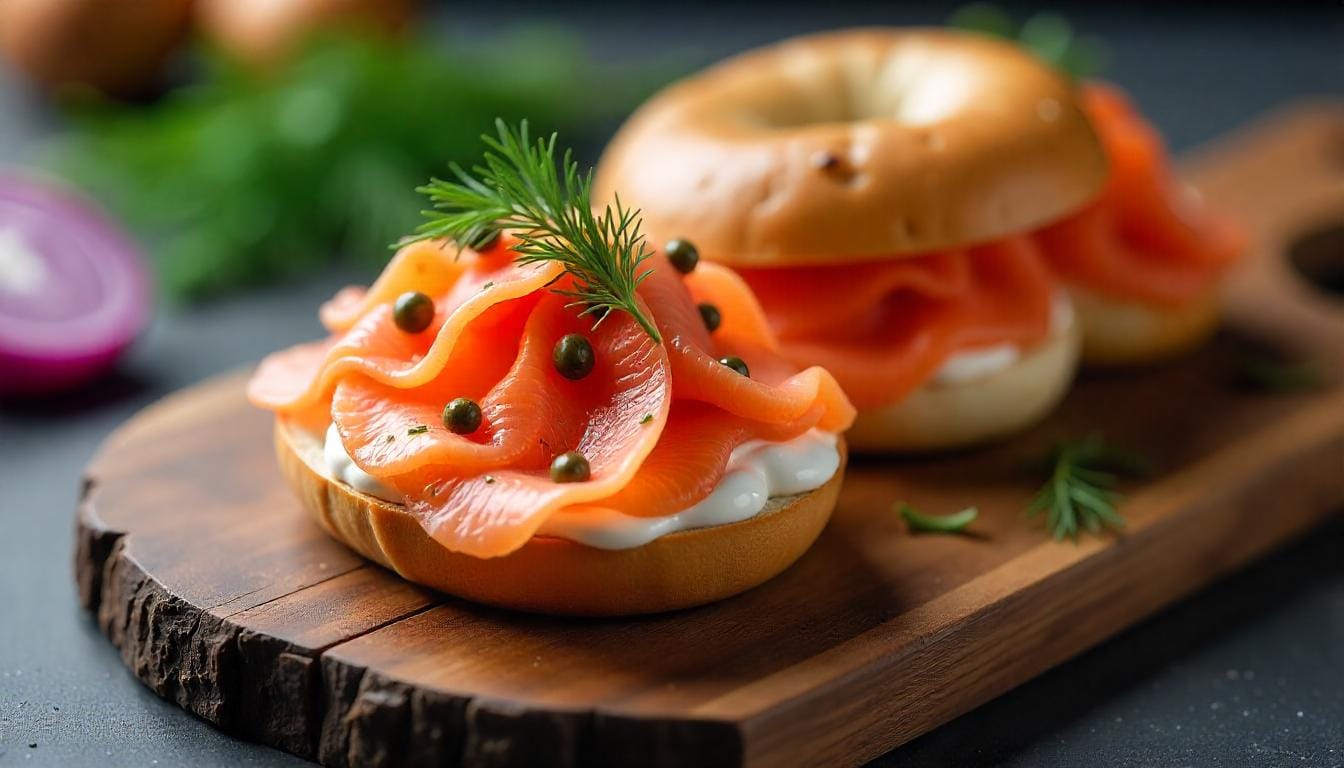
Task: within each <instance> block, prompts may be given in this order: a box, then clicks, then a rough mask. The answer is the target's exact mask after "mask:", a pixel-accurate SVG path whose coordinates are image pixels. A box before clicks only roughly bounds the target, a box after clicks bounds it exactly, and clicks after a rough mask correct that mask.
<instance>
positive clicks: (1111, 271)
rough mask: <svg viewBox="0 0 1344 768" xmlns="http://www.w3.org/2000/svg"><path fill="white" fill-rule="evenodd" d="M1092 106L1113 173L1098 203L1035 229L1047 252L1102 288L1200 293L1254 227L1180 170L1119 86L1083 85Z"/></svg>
mask: <svg viewBox="0 0 1344 768" xmlns="http://www.w3.org/2000/svg"><path fill="white" fill-rule="evenodd" d="M1083 108H1084V109H1085V110H1086V111H1087V113H1088V117H1089V118H1091V120H1092V124H1093V125H1094V126H1095V127H1096V129H1097V134H1098V136H1099V137H1100V139H1101V143H1102V146H1103V147H1104V149H1105V151H1106V154H1107V156H1108V158H1109V160H1110V165H1111V172H1110V176H1109V178H1108V180H1107V182H1106V186H1105V187H1104V189H1103V190H1102V193H1101V196H1100V197H1099V198H1098V199H1097V200H1096V201H1095V202H1093V203H1092V204H1090V205H1088V206H1087V207H1086V208H1084V209H1083V210H1082V211H1080V212H1078V213H1076V214H1074V215H1072V216H1070V217H1068V218H1066V219H1064V220H1063V221H1060V222H1058V223H1056V224H1054V225H1052V226H1049V227H1046V228H1045V229H1043V230H1041V231H1040V232H1038V233H1037V234H1036V239H1037V242H1039V243H1040V245H1041V248H1042V251H1043V252H1044V254H1045V257H1046V259H1047V260H1048V261H1049V263H1050V265H1051V267H1052V268H1053V269H1054V270H1055V271H1056V272H1057V273H1058V274H1059V275H1060V277H1061V278H1063V279H1064V280H1066V281H1067V282H1069V283H1071V284H1074V285H1078V286H1081V287H1083V288H1086V289H1088V290H1091V291H1094V292H1095V293H1098V294H1100V295H1103V296H1118V297H1123V298H1127V299H1132V300H1136V301H1141V302H1147V303H1152V304H1167V305H1172V304H1182V303H1185V302H1188V301H1190V300H1192V299H1196V298H1198V297H1200V296H1201V295H1203V294H1204V293H1206V292H1207V291H1208V290H1210V288H1211V287H1212V285H1213V284H1214V283H1215V282H1216V281H1217V280H1218V278H1220V277H1221V276H1222V275H1223V273H1224V272H1225V271H1226V270H1227V268H1228V267H1229V266H1231V265H1232V264H1233V263H1234V262H1235V261H1236V260H1237V258H1238V256H1239V255H1240V254H1241V252H1242V251H1243V250H1244V249H1245V245H1246V236H1245V234H1244V233H1243V232H1242V231H1241V230H1240V229H1239V228H1238V227H1236V226H1235V225H1234V224H1233V223H1232V222H1230V221H1227V220H1225V219H1222V218H1220V217H1218V216H1216V215H1215V214H1213V213H1212V212H1210V211H1208V210H1207V209H1206V208H1205V207H1204V206H1203V204H1202V203H1201V202H1200V201H1199V200H1198V198H1197V197H1195V196H1194V195H1193V193H1191V192H1188V191H1187V190H1186V189H1185V187H1183V186H1182V185H1181V183H1180V182H1179V181H1178V180H1177V179H1176V178H1175V177H1174V176H1173V174H1172V172H1171V160H1170V158H1169V157H1168V156H1167V153H1166V149H1165V148H1164V147H1163V144H1162V139H1161V137H1160V136H1159V135H1158V134H1157V131H1156V130H1155V129H1154V128H1153V127H1152V126H1151V125H1149V124H1148V123H1147V122H1146V121H1145V120H1144V119H1143V117H1142V116H1141V115H1140V114H1139V113H1138V112H1137V111H1136V110H1135V109H1134V107H1133V105H1131V104H1130V102H1129V100H1128V99H1127V98H1125V95H1124V94H1123V93H1122V92H1121V91H1120V90H1119V89H1117V88H1115V87H1113V86H1110V85H1106V84H1104V83H1090V84H1088V85H1086V86H1084V88H1083Z"/></svg>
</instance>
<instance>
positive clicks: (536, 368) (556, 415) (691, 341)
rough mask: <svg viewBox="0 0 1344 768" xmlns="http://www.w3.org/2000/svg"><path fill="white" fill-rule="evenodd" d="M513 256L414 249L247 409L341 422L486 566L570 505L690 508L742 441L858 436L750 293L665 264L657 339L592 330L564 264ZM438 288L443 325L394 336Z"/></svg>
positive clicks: (267, 377) (259, 378)
mask: <svg viewBox="0 0 1344 768" xmlns="http://www.w3.org/2000/svg"><path fill="white" fill-rule="evenodd" d="M512 242H514V241H511V240H510V239H509V238H507V237H504V238H501V239H500V241H498V242H497V243H496V244H495V246H494V247H493V248H492V249H490V250H489V251H487V252H485V253H477V252H475V251H471V250H467V249H464V250H463V251H462V252H461V253H458V252H457V249H456V248H453V247H451V246H448V245H445V244H443V243H438V242H420V243H414V244H411V245H408V246H406V247H404V248H403V249H402V250H401V251H400V252H399V253H398V254H397V255H396V256H395V257H394V258H393V260H392V261H391V262H390V263H389V265H388V267H387V269H386V270H385V271H384V273H383V275H382V276H381V277H380V278H379V279H378V280H377V281H376V282H375V283H374V284H373V285H372V286H371V287H370V288H368V289H367V290H362V289H346V290H344V291H342V292H341V293H339V294H338V295H337V296H336V297H335V298H334V299H333V300H332V301H331V302H329V303H328V304H327V305H326V306H324V307H323V310H322V313H321V316H322V320H323V323H324V324H325V325H326V326H327V328H328V329H329V330H330V331H331V332H332V335H331V337H330V338H329V339H327V340H325V341H322V342H317V343H314V344H309V345H301V346H299V347H296V348H293V349H290V350H286V351H283V352H279V353H276V354H275V355H272V356H271V357H269V358H267V359H266V360H265V361H263V362H262V364H261V365H260V366H259V368H258V370H257V372H256V374H255V375H254V377H253V379H252V382H251V384H250V386H249V394H250V397H251V399H252V401H253V402H254V403H256V404H257V405H259V406H261V407H264V408H267V409H270V410H273V411H275V412H277V413H278V414H280V415H281V416H282V417H284V418H296V419H299V418H301V419H304V420H305V421H304V423H305V424H309V423H312V422H313V421H314V418H315V417H314V414H323V413H326V414H329V418H330V421H331V422H332V423H334V424H335V426H336V429H337V432H338V433H339V435H340V438H341V441H342V443H343V445H344V447H345V448H346V450H347V452H348V453H349V454H350V456H351V458H352V459H353V460H354V462H355V463H356V464H357V465H358V466H359V467H360V468H361V469H363V470H364V471H366V472H368V473H370V474H372V475H374V476H375V477H377V478H378V479H379V480H381V481H383V482H384V483H385V484H387V485H389V486H390V487H392V488H394V489H396V490H397V491H398V492H400V493H401V494H402V495H403V496H404V497H405V499H406V507H407V509H408V510H409V511H410V513H411V514H413V515H414V516H415V517H416V518H417V520H418V521H419V522H420V523H421V525H422V526H423V527H424V529H425V530H426V531H427V532H428V533H429V534H430V535H431V536H432V537H433V538H434V539H435V540H436V541H438V542H439V543H440V544H442V545H443V546H444V547H446V548H448V549H450V550H452V551H455V552H463V553H466V554H470V555H474V556H477V557H496V556H501V555H505V554H508V553H509V552H512V551H514V550H516V549H518V548H519V547H521V546H522V545H523V544H525V543H526V542H527V541H528V539H530V538H531V537H532V536H533V535H534V534H535V533H536V531H537V530H538V528H539V527H540V526H541V525H542V524H543V523H544V522H545V521H546V520H547V519H548V518H549V517H550V516H551V515H553V514H556V513H558V512H562V511H563V512H564V513H565V514H585V513H586V512H591V511H593V510H612V509H614V510H617V511H620V512H623V513H625V514H630V515H665V514H670V513H673V512H676V511H679V510H681V509H685V508H686V507H689V506H691V505H693V504H694V503H696V502H697V501H699V500H701V499H703V498H704V497H705V496H707V495H708V494H709V493H710V491H712V490H713V488H714V487H715V486H716V485H717V484H718V482H719V480H720V479H721V478H722V476H723V473H724V468H725V467H726V465H727V462H728V458H729V455H730V454H731V452H732V450H733V449H734V448H735V447H737V446H738V445H741V444H742V443H744V442H746V441H748V440H761V439H764V440H789V439H792V438H794V437H797V436H799V435H801V434H803V433H805V432H807V431H808V430H810V429H814V428H819V429H823V430H827V431H832V432H840V431H843V430H844V429H845V428H847V427H848V426H849V424H850V423H851V422H852V420H853V417H854V409H853V407H852V406H851V405H850V403H849V401H848V400H847V399H846V398H845V396H844V394H843V392H842V390H841V388H840V386H839V384H838V383H837V382H836V381H835V379H834V378H833V377H831V376H830V375H829V374H828V373H826V372H825V371H823V370H821V369H818V368H809V369H806V370H801V371H800V370H799V369H798V367H797V366H794V365H792V364H791V363H789V362H788V361H787V360H786V359H784V358H782V357H781V356H780V355H779V354H778V352H777V351H776V350H777V348H778V342H777V340H776V339H775V338H774V337H773V336H772V335H771V332H770V329H769V327H768V326H767V325H766V324H765V322H764V320H763V318H764V315H763V313H762V310H761V308H760V307H759V306H757V305H756V304H755V303H754V301H753V300H752V299H751V296H750V292H749V290H748V289H747V287H746V286H745V284H743V283H742V282H741V281H740V280H734V279H732V278H731V277H729V276H728V275H726V274H718V275H717V277H716V278H714V279H711V280H709V281H707V282H708V283H709V284H708V285H706V286H697V293H696V294H695V296H694V297H693V296H692V293H691V291H690V290H688V285H687V283H688V282H692V281H689V280H683V279H682V277H681V276H680V275H679V274H678V273H677V272H676V271H675V270H674V269H672V267H671V266H670V265H669V264H667V262H666V260H665V259H664V258H663V257H662V256H654V257H652V258H651V259H650V260H649V262H648V263H649V264H650V265H652V267H653V271H652V274H651V276H650V277H649V278H648V279H647V280H646V281H645V282H644V283H643V284H642V285H641V286H640V288H639V292H638V296H639V301H640V303H641V308H642V309H644V311H645V312H646V314H647V315H648V316H649V317H652V318H653V320H654V322H655V324H656V325H657V328H658V330H659V333H660V334H661V335H662V337H663V343H661V344H659V343H655V342H654V341H653V340H652V339H651V338H650V336H649V335H648V334H647V333H646V332H645V331H644V330H643V329H642V328H641V327H640V326H639V325H638V324H637V323H636V322H635V321H634V320H633V319H632V318H631V317H630V316H629V315H628V314H626V313H624V312H619V311H612V312H610V313H609V314H608V316H606V317H605V318H603V319H602V320H601V322H600V323H598V324H597V326H596V327H594V326H593V319H592V318H591V317H579V316H578V309H576V308H574V307H571V306H567V304H569V303H570V301H571V300H570V299H569V298H567V297H565V296H562V295H560V294H559V293H557V292H556V290H555V289H560V290H564V289H565V288H566V287H567V286H568V283H567V281H569V280H570V278H569V276H568V275H567V274H565V273H564V272H563V270H562V268H561V266H560V265H558V264H555V263H553V262H543V263H539V264H532V265H520V264H518V263H517V262H516V261H514V260H513V258H512V257H511V256H510V255H509V248H510V245H511V243H512ZM706 266H708V265H702V266H701V268H700V269H701V270H705V271H707V272H713V273H717V272H718V269H716V268H714V267H712V266H711V267H709V269H707V270H706ZM692 277H694V275H692ZM427 289H428V290H432V291H433V293H430V294H428V295H430V296H431V298H433V299H434V302H435V308H436V314H435V318H434V320H433V322H432V323H431V324H430V326H429V327H428V328H427V329H426V330H424V331H422V332H420V333H407V332H404V331H402V330H400V329H399V328H397V326H396V324H395V322H394V319H393V313H392V305H393V303H394V301H395V300H396V297H397V296H399V295H400V294H401V293H403V292H406V291H411V290H417V291H421V292H425V291H426V290H427ZM696 301H708V302H712V303H716V305H722V306H723V307H724V308H725V309H724V315H725V323H724V326H723V327H722V328H720V329H719V332H716V333H713V334H711V333H710V332H709V331H708V330H707V329H706V328H705V326H704V323H703V321H702V320H701V317H700V313H699V310H698V309H697V307H696ZM569 333H582V334H583V335H584V336H585V337H586V338H588V340H589V342H590V343H591V345H592V347H593V349H594V352H595V358H596V361H597V362H596V364H595V366H594V369H593V371H592V372H591V373H590V374H589V375H588V376H586V377H584V378H583V379H581V380H579V381H573V380H570V379H567V378H565V377H564V376H562V375H561V374H560V373H559V372H558V371H557V370H556V369H555V366H554V363H553V361H552V350H553V348H554V345H555V343H556V341H557V340H558V339H559V338H561V337H562V336H564V335H566V334H569ZM725 355H736V356H739V357H742V359H743V360H745V361H747V364H748V366H749V368H750V376H742V375H741V374H739V373H738V372H736V371H734V370H733V369H731V368H729V367H727V366H726V365H723V364H721V363H720V362H719V359H720V358H722V357H723V356H725ZM457 397H470V398H472V399H473V400H475V401H477V402H478V403H479V404H480V406H481V410H482V423H481V426H480V428H479V429H477V430H476V431H475V432H473V433H472V434H470V435H458V434H454V433H453V432H451V431H449V430H448V429H447V428H445V427H444V426H443V424H442V422H441V414H442V411H443V406H444V404H445V403H447V402H448V401H450V400H452V399H454V398H457ZM572 450H577V451H579V452H581V453H583V454H584V456H585V457H586V458H587V459H588V462H589V465H590V475H589V479H588V480H586V481H582V482H570V483H556V482H553V481H552V480H551V478H550V474H549V466H550V462H551V461H552V459H553V458H554V457H555V456H556V455H558V454H560V453H564V452H566V451H572Z"/></svg>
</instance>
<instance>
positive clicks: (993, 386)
mask: <svg viewBox="0 0 1344 768" xmlns="http://www.w3.org/2000/svg"><path fill="white" fill-rule="evenodd" d="M1082 338H1083V335H1082V332H1081V330H1080V324H1079V323H1078V322H1076V321H1075V322H1071V323H1069V325H1068V326H1067V327H1066V328H1065V329H1063V330H1062V331H1061V332H1059V333H1055V334H1052V335H1051V337H1050V338H1049V339H1047V340H1046V341H1045V342H1044V343H1043V344H1040V345H1038V346H1036V347H1035V348H1033V349H1031V350H1028V351H1027V352H1026V354H1024V355H1023V356H1022V357H1021V358H1020V359H1019V360H1017V361H1016V362H1014V363H1013V364H1012V365H1010V366H1008V367H1007V368H1004V369H1003V370H1000V371H996V372H994V373H991V374H989V375H986V376H983V377H979V378H974V379H971V380H969V381H963V382H956V383H949V384H943V383H939V382H929V383H927V384H924V385H923V386H921V387H920V388H919V389H917V390H915V391H914V392H913V393H911V394H910V395H908V396H907V397H906V398H904V399H902V400H900V401H898V402H896V403H893V404H891V405H888V406H885V407H882V408H877V409H870V410H867V411H860V412H859V415H858V418H857V419H856V420H855V422H854V426H853V427H851V428H850V430H849V431H848V432H846V433H845V440H846V442H847V443H848V444H849V445H850V446H851V447H852V448H853V449H854V450H855V451H859V452H886V451H935V450H945V449H949V448H958V447H961V446H965V445H971V444H974V443H981V442H985V441H989V440H995V439H998V438H1002V437H1006V436H1008V435H1011V434H1013V433H1015V432H1019V431H1021V430H1023V429H1026V428H1027V427H1029V426H1031V425H1032V424H1034V423H1036V422H1037V421H1039V420H1040V419H1041V418H1043V417H1044V416H1045V415H1046V414H1048V413H1049V412H1050V411H1052V410H1053V409H1054V407H1055V406H1056V405H1058V404H1059V401H1060V400H1063V399H1064V395H1065V394H1067V393H1068V390H1069V385H1070V384H1072V383H1073V377H1074V373H1075V372H1076V370H1077V367H1078V356H1079V350H1080V348H1081V347H1082Z"/></svg>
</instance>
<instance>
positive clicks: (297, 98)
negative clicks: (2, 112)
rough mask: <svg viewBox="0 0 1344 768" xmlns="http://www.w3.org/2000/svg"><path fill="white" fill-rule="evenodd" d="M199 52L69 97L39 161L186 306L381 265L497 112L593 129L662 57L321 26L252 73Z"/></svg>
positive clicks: (628, 98) (644, 89)
mask: <svg viewBox="0 0 1344 768" xmlns="http://www.w3.org/2000/svg"><path fill="white" fill-rule="evenodd" d="M199 58H200V73H199V75H198V76H197V77H195V78H193V81H192V82H191V84H189V85H186V86H183V87H180V88H178V89H175V90H172V91H169V92H168V93H167V94H165V95H164V96H163V97H162V98H161V99H159V100H158V101H155V102H152V103H150V104H142V105H129V106H128V105H116V104H113V103H109V102H104V103H98V104H85V105H84V106H81V107H76V108H73V110H72V113H71V115H70V117H71V125H72V128H71V130H70V131H69V132H68V133H67V135H66V136H65V137H64V138H62V139H60V140H58V141H57V142H56V143H55V144H54V145H53V146H52V147H51V148H50V154H49V162H48V164H49V165H50V166H51V167H52V169H53V170H55V171H56V172H57V173H59V174H60V175H63V176H65V177H67V178H69V179H71V180H72V181H74V182H75V183H77V184H80V185H81V186H83V187H84V188H86V189H87V190H88V191H89V192H90V193H91V194H92V195H93V196H94V197H95V198H96V199H98V200H99V201H100V202H102V203H103V204H105V205H107V206H109V207H110V208H112V209H113V211H115V212H116V213H117V214H119V215H120V216H122V217H123V218H124V219H125V220H126V221H127V223H128V224H129V225H130V226H131V227H132V228H133V229H134V230H135V231H136V232H137V234H139V235H140V237H141V239H142V241H143V242H145V243H146V245H147V246H148V250H149V252H150V253H151V254H152V257H153V260H154V262H155V266H156V268H157V269H156V271H157V272H158V274H159V279H160V284H161V286H162V288H163V289H164V291H165V292H166V293H167V294H168V295H169V296H170V297H172V298H177V299H187V300H190V299H195V298H200V297H204V296H209V295H213V294H219V293H222V292H226V291H229V290H233V289H236V288H241V287H245V286H249V285H256V284H259V283H263V282H267V281H272V280H277V279H283V278H286V277H292V276H296V275H300V274H304V273H307V272H310V271H312V270H314V269H320V268H322V267H323V266H325V265H328V264H332V263H335V262H338V261H341V260H345V261H346V262H347V263H356V264H364V265H368V266H370V267H372V268H377V267H381V265H382V264H383V263H384V262H386V260H387V258H388V257H389V255H390V252H389V250H388V244H389V243H392V242H394V241H395V240H396V239H397V238H398V237H400V236H401V235H403V234H405V233H407V232H410V231H412V230H413V229H414V228H415V225H416V224H417V223H418V222H419V218H420V217H419V211H420V209H421V207H423V206H422V201H421V200H420V199H419V196H418V195H417V194H416V193H415V187H416V186H417V185H419V184H421V183H423V182H424V181H425V180H426V179H428V178H429V177H430V176H431V175H433V174H435V173H440V174H441V173H442V172H443V171H444V169H446V168H447V166H448V163H449V162H450V161H453V160H459V161H461V160H466V159H468V158H470V157H473V156H475V154H477V152H478V148H479V146H480V142H479V137H480V135H481V134H482V133H483V132H486V131H488V130H489V129H490V127H491V125H492V124H493V122H494V120H495V118H496V117H502V118H504V119H505V120H509V121H516V120H519V119H522V118H527V119H528V120H529V121H530V123H531V124H532V125H533V126H534V127H535V128H536V129H537V131H538V132H539V133H541V132H550V131H552V130H556V131H560V132H561V133H562V135H564V136H566V137H576V136H590V135H592V134H593V133H594V132H595V130H597V129H599V128H601V129H602V130H606V129H607V128H609V127H610V126H611V125H612V124H614V122H615V121H616V120H618V119H619V118H620V117H622V116H624V115H625V114H626V113H627V112H628V111H629V110H631V109H633V107H634V106H635V105H637V104H638V103H639V102H640V101H641V100H642V99H643V98H644V97H646V96H647V95H648V94H649V93H651V92H652V91H653V90H654V89H655V88H656V87H657V86H658V85H660V84H661V83H662V82H664V81H665V80H666V79H667V73H666V72H660V70H662V69H664V68H663V67H660V66H659V65H650V66H649V67H647V68H646V69H645V70H644V71H631V70H630V69H629V68H625V69H622V70H621V71H620V73H619V75H614V74H613V72H612V68H600V67H598V66H596V65H595V63H594V62H593V61H591V60H590V58H589V57H588V56H587V55H586V53H585V51H584V49H583V48H582V47H581V46H580V44H579V43H578V42H577V40H576V39H575V38H574V37H572V36H571V35H570V34H568V33H566V32H563V31H560V30H553V29H550V30H530V31H519V32H514V33H511V34H506V35H504V36H501V37H498V38H494V39H489V40H475V41H472V42H455V43H452V44H451V45H450V44H430V43H428V42H418V41H416V40H403V41H391V40H381V39H372V38H368V37H366V36H344V37H327V38H323V39H316V40H314V41H312V42H311V43H310V44H309V45H308V46H306V47H305V48H304V49H302V51H300V52H299V53H298V54H297V55H295V56H293V57H291V58H290V59H289V60H288V63H286V64H284V65H282V66H280V67H279V68H278V69H275V68H272V69H268V70H266V71H258V70H256V69H255V68H249V67H246V66H244V65H242V64H240V63H237V62H233V61H230V60H228V59H227V58H226V57H224V56H223V55H221V54H219V53H202V54H200V56H199ZM616 77H619V79H613V78H616Z"/></svg>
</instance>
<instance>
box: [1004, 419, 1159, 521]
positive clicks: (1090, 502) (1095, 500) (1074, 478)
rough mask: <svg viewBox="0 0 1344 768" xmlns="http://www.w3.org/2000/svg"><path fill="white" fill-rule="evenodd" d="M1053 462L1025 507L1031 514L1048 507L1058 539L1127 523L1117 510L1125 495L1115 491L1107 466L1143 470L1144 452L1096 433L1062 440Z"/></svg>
mask: <svg viewBox="0 0 1344 768" xmlns="http://www.w3.org/2000/svg"><path fill="white" fill-rule="evenodd" d="M1050 464H1051V470H1050V478H1049V479H1048V480H1047V481H1046V482H1045V485H1043V486H1042V487H1041V489H1040V491H1038V492H1037V493H1036V497H1035V498H1034V499H1033V500H1032V502H1031V506H1029V507H1028V508H1027V516H1028V517H1035V516H1037V515H1039V514H1041V513H1042V512H1044V513H1045V527H1046V528H1047V529H1048V530H1049V531H1050V533H1051V535H1053V536H1054V537H1055V538H1056V539H1063V538H1065V537H1067V538H1071V539H1075V540H1076V539H1077V538H1078V532H1079V531H1080V530H1086V531H1087V532H1088V533H1092V534H1098V533H1101V531H1102V529H1103V528H1122V527H1124V525H1125V519H1124V518H1123V517H1121V516H1120V513H1119V512H1117V511H1116V505H1117V504H1118V503H1119V501H1120V499H1121V496H1120V494H1119V493H1118V492H1116V491H1115V483H1116V475H1115V474H1114V473H1113V472H1108V471H1106V469H1107V468H1111V469H1116V470H1120V471H1125V472H1131V473H1141V472H1144V471H1146V462H1144V461H1143V460H1142V458H1141V457H1136V456H1134V455H1133V454H1131V453H1128V452H1124V451H1120V450H1118V449H1116V448H1114V447H1112V446H1109V445H1107V444H1106V443H1105V442H1104V441H1103V440H1102V439H1101V438H1100V437H1098V436H1095V435H1093V436H1090V437H1087V438H1085V439H1083V440H1078V441H1073V442H1064V443H1061V444H1060V445H1059V446H1058V447H1056V448H1055V451H1054V453H1053V454H1052V457H1051V462H1050Z"/></svg>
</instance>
